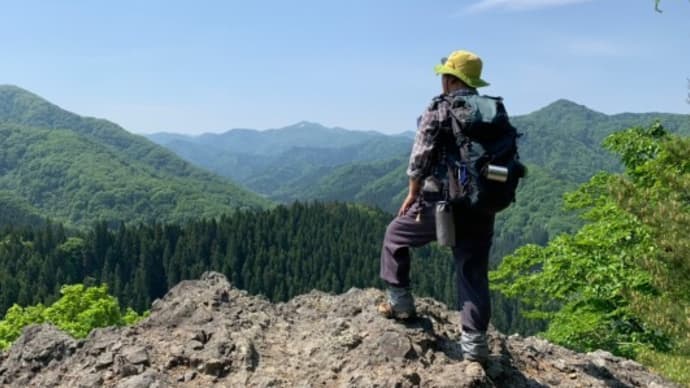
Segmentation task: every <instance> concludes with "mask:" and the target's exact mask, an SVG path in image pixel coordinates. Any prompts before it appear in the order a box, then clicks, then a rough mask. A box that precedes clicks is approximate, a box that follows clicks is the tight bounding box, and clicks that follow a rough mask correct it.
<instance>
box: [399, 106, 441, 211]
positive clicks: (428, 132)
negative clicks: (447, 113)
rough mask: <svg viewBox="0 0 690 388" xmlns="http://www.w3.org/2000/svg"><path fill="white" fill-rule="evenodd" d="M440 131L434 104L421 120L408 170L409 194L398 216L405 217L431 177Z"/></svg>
mask: <svg viewBox="0 0 690 388" xmlns="http://www.w3.org/2000/svg"><path fill="white" fill-rule="evenodd" d="M438 130H439V121H438V111H437V109H436V104H432V105H431V106H430V107H429V108H427V110H426V111H424V114H422V117H421V118H420V119H419V126H418V128H417V135H416V136H415V140H414V144H413V145H412V152H411V153H410V163H409V165H408V168H407V176H408V177H409V184H408V193H407V196H406V197H405V200H404V201H403V203H402V206H400V210H399V211H398V215H404V214H405V213H406V212H407V210H408V209H409V208H410V206H412V204H413V203H414V201H416V200H417V197H418V196H419V192H420V190H421V188H422V181H423V179H424V178H425V177H426V176H428V175H429V171H430V169H431V164H432V156H433V153H434V151H435V148H436V136H437V134H438Z"/></svg>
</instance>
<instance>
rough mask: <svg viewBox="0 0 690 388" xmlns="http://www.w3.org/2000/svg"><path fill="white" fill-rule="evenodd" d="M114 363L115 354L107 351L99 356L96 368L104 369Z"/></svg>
mask: <svg viewBox="0 0 690 388" xmlns="http://www.w3.org/2000/svg"><path fill="white" fill-rule="evenodd" d="M112 364H113V354H112V353H111V352H105V353H103V354H101V355H100V356H98V359H97V360H96V369H103V368H106V367H109V366H110V365H112Z"/></svg>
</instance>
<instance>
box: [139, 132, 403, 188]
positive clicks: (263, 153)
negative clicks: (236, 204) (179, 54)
mask: <svg viewBox="0 0 690 388" xmlns="http://www.w3.org/2000/svg"><path fill="white" fill-rule="evenodd" d="M148 137H149V138H150V139H151V140H153V141H155V142H157V143H158V144H160V145H163V146H165V147H167V148H169V149H170V150H172V151H174V152H175V153H177V154H178V155H180V156H181V157H183V158H184V159H186V160H188V161H190V162H192V163H194V164H196V165H198V166H201V167H204V168H206V169H208V170H210V171H213V172H216V173H218V174H220V175H223V176H226V177H229V178H231V179H233V180H235V181H237V182H240V183H242V184H243V185H245V186H246V187H248V188H250V189H252V190H254V191H256V192H258V193H261V194H263V195H266V196H268V197H270V198H274V199H278V200H287V201H290V200H294V199H299V198H300V197H298V196H295V193H294V190H295V189H296V188H298V190H300V191H303V190H308V189H309V187H311V184H312V183H313V182H315V180H316V179H318V178H319V177H322V176H324V175H327V174H328V173H329V172H330V170H331V169H332V168H334V167H335V166H340V165H345V164H349V163H353V162H364V161H378V160H386V159H390V158H393V157H396V156H398V155H400V154H403V153H405V152H407V150H408V149H409V145H410V136H409V134H408V133H404V134H400V135H396V136H387V135H383V134H381V133H377V132H373V131H367V132H365V131H352V130H346V129H342V128H327V127H324V126H322V125H319V124H316V123H309V122H301V123H297V124H295V125H292V126H289V127H285V128H280V129H271V130H266V131H256V130H250V129H233V130H230V131H227V132H225V133H222V134H203V135H200V136H185V135H179V134H169V133H159V134H153V135H149V136H148Z"/></svg>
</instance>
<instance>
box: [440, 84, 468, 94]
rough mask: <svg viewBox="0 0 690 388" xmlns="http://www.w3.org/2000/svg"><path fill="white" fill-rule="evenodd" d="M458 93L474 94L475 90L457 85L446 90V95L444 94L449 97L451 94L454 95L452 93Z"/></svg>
mask: <svg viewBox="0 0 690 388" xmlns="http://www.w3.org/2000/svg"><path fill="white" fill-rule="evenodd" d="M460 91H465V92H474V91H475V89H473V88H471V87H469V86H465V85H458V86H455V87H449V88H448V93H446V94H447V95H451V94H454V93H457V92H460Z"/></svg>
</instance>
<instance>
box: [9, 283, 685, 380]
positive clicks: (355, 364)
mask: <svg viewBox="0 0 690 388" xmlns="http://www.w3.org/2000/svg"><path fill="white" fill-rule="evenodd" d="M383 298H384V294H383V292H381V291H380V290H374V289H367V290H359V289H352V290H350V291H348V292H347V293H345V294H342V295H330V294H326V293H323V292H318V291H313V292H311V293H309V294H306V295H302V296H299V297H296V298H294V299H292V300H291V301H289V302H287V303H280V304H271V303H270V302H268V301H267V300H265V299H263V298H261V297H256V296H250V295H248V294H247V293H246V292H244V291H241V290H238V289H236V288H233V287H232V286H231V285H230V284H229V283H228V281H227V280H226V279H225V277H224V276H223V275H221V274H218V273H213V272H209V273H206V274H204V275H203V276H202V278H201V280H198V281H183V282H182V283H180V284H179V285H177V286H176V287H175V288H173V289H172V290H170V292H168V294H167V295H166V296H165V297H164V298H163V299H160V300H157V301H155V302H154V303H153V306H152V308H151V315H150V316H149V317H148V318H147V319H145V320H144V321H142V322H140V323H139V324H137V325H135V326H132V327H126V328H106V329H99V330H95V331H94V332H93V333H91V335H90V336H89V337H88V338H86V339H85V340H80V341H76V340H73V339H72V338H70V337H69V336H67V335H66V334H64V333H62V332H60V331H59V330H57V329H55V328H54V327H52V326H49V325H41V326H32V327H28V328H26V329H25V330H24V333H23V335H22V336H21V338H20V339H19V340H18V341H17V342H16V343H15V344H14V345H13V346H12V348H11V349H10V350H9V351H8V352H6V353H4V354H2V355H0V384H3V385H7V386H21V387H25V386H41V387H54V386H60V387H99V386H107V387H123V388H124V387H127V388H143V387H176V386H179V387H199V386H204V387H206V386H218V387H225V386H227V387H244V386H256V387H284V386H285V387H288V386H289V387H292V386H300V387H312V386H319V387H321V386H325V387H374V386H378V387H414V386H424V387H506V386H514V387H542V386H565V387H576V386H578V387H579V386H584V387H626V386H632V387H667V386H672V384H670V383H669V382H667V381H664V380H663V379H662V378H660V377H658V376H656V375H654V374H652V373H650V371H648V370H647V369H646V368H645V367H643V366H641V365H640V364H638V363H636V362H634V361H630V360H625V359H621V358H618V357H614V356H612V355H611V354H609V353H607V352H602V351H598V352H593V353H589V354H577V353H574V352H572V351H569V350H567V349H564V348H562V347H559V346H555V345H552V344H550V343H548V342H546V341H544V340H541V339H538V338H533V337H529V338H522V337H519V336H509V337H507V336H505V335H502V334H500V333H498V332H496V331H491V333H490V346H491V359H490V361H489V363H488V364H487V365H486V367H485V368H484V367H482V366H481V365H480V364H478V363H473V362H469V361H463V360H462V354H461V352H460V348H459V346H458V340H459V337H460V331H459V328H460V324H459V321H458V319H459V317H458V314H457V313H455V312H452V311H449V310H448V309H447V308H446V306H445V305H443V304H441V303H438V302H436V301H434V300H432V299H425V298H422V299H419V300H418V303H417V309H418V312H419V313H420V318H418V319H417V320H415V321H412V322H408V323H404V324H403V323H399V322H396V321H391V320H387V319H385V318H383V317H381V316H379V315H377V313H376V311H375V308H374V307H375V306H376V304H377V303H379V302H380V301H382V300H383Z"/></svg>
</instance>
